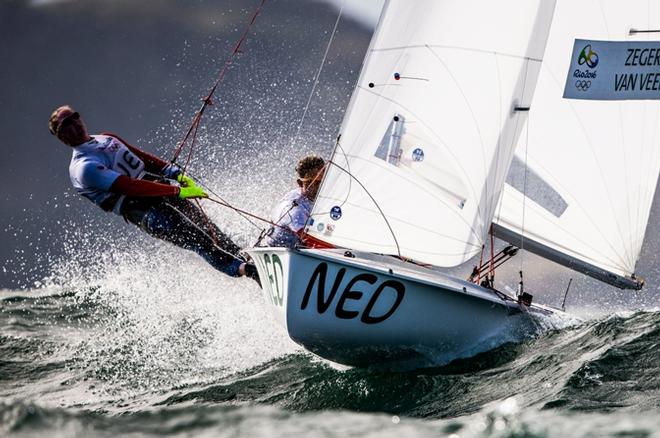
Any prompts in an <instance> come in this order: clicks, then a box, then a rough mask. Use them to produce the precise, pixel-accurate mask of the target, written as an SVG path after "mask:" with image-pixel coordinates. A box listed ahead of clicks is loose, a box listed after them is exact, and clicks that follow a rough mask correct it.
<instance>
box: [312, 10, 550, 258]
mask: <svg viewBox="0 0 660 438" xmlns="http://www.w3.org/2000/svg"><path fill="white" fill-rule="evenodd" d="M553 9H554V1H548V0H500V1H497V2H494V1H478V0H416V1H409V0H391V1H389V2H388V3H387V4H386V5H385V7H384V10H383V14H382V16H381V19H380V22H379V25H378V28H377V30H376V32H375V34H374V37H373V39H372V42H371V46H370V48H369V50H368V53H367V56H366V58H365V63H364V66H363V69H362V72H361V75H360V78H359V80H358V84H357V87H356V89H355V92H354V94H353V96H352V99H351V103H350V105H349V108H348V110H347V113H346V116H345V119H344V123H343V125H342V130H341V136H340V139H339V140H338V143H337V146H336V149H335V152H334V154H333V157H332V162H333V165H332V166H330V167H329V168H328V170H327V172H326V175H325V178H324V181H323V185H322V187H321V190H320V192H319V195H318V198H317V201H316V204H315V206H314V209H313V212H312V216H311V220H310V222H309V223H308V229H307V232H308V233H309V234H311V235H312V236H314V237H317V238H320V239H322V240H325V241H327V242H330V243H332V244H335V245H338V246H344V247H349V248H354V249H359V250H364V251H370V252H376V253H382V254H399V255H401V256H404V257H409V258H412V259H415V260H418V261H421V262H426V263H431V264H433V265H436V266H456V265H459V264H461V263H463V262H465V261H466V260H468V259H470V258H471V257H473V256H474V255H476V254H478V253H479V252H480V251H481V249H482V245H483V242H484V241H485V239H486V236H487V234H488V230H489V228H490V224H491V221H492V218H493V215H494V211H495V207H496V205H497V202H498V201H499V199H500V195H501V190H502V187H503V185H504V180H505V178H506V175H507V172H508V170H509V166H510V164H511V160H512V158H513V153H514V150H515V147H516V145H517V142H518V138H519V135H520V132H521V129H522V127H523V126H524V122H525V119H526V116H527V110H528V108H529V106H530V104H531V101H532V95H533V93H534V88H535V84H536V81H537V78H538V73H539V70H540V64H541V61H542V58H543V52H544V48H545V45H546V41H547V36H548V33H549V28H550V23H551V20H552V14H553Z"/></svg>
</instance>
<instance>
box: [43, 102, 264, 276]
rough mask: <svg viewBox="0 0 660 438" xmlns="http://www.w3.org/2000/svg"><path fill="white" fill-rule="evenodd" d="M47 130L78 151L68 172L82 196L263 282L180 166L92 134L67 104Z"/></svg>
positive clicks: (219, 264) (220, 266) (237, 273)
mask: <svg viewBox="0 0 660 438" xmlns="http://www.w3.org/2000/svg"><path fill="white" fill-rule="evenodd" d="M48 128H49V129H50V132H51V134H53V135H55V136H56V137H57V138H58V139H59V140H60V141H61V142H62V143H64V144H65V145H67V146H70V147H71V149H72V150H73V156H72V158H71V164H70V165H69V176H70V178H71V183H72V184H73V187H74V188H75V189H76V191H77V192H78V193H79V194H80V195H81V196H83V197H85V198H87V199H89V200H90V201H92V202H94V203H95V204H96V205H98V206H99V207H101V208H102V209H103V210H105V211H107V212H110V211H111V212H113V213H116V214H119V215H120V216H123V217H124V219H125V220H126V221H127V222H131V223H133V224H135V225H137V226H138V227H139V228H140V229H142V230H143V231H145V232H146V233H148V234H150V235H152V236H154V237H157V238H159V239H162V240H165V241H167V242H170V243H173V244H175V245H177V246H179V247H181V248H184V249H188V250H192V251H195V252H196V253H198V254H199V255H201V256H202V257H203V258H204V259H205V260H206V261H207V262H208V263H209V264H210V265H211V266H213V267H214V268H215V269H217V270H219V271H221V272H223V273H225V274H227V275H229V276H232V277H240V276H244V275H246V276H248V277H250V278H253V279H255V280H257V281H258V277H257V271H256V269H255V267H254V265H252V264H250V263H246V262H245V261H244V260H243V259H242V258H241V257H240V255H239V252H240V248H239V247H238V246H237V245H236V244H235V243H234V242H232V240H231V239H230V238H229V237H228V236H227V235H225V234H224V233H223V232H222V231H220V229H219V228H218V227H217V226H216V225H215V224H213V223H212V222H211V221H210V220H209V219H208V217H207V216H206V215H205V214H204V213H203V212H202V211H201V209H200V208H198V207H197V206H196V205H195V204H194V203H193V202H192V201H190V199H194V198H206V197H208V195H207V194H206V192H205V191H204V190H203V189H202V188H200V187H198V186H197V184H196V183H195V181H193V179H192V178H190V177H188V176H186V175H184V174H183V173H182V171H181V169H180V168H179V167H178V166H176V165H174V164H168V163H167V162H166V161H164V160H162V159H160V158H158V157H155V156H153V155H151V154H149V153H147V152H144V151H142V150H141V149H138V148H137V147H135V146H131V145H130V144H128V143H127V142H125V141H124V140H122V139H121V138H119V137H118V136H116V135H114V134H102V135H89V133H88V132H87V127H86V126H85V123H84V122H83V120H82V118H81V117H80V114H79V113H78V112H76V111H75V110H74V109H73V108H71V107H70V106H68V105H65V106H61V107H59V108H57V109H56V110H55V111H53V113H52V114H51V116H50V120H49V122H48ZM174 181H177V182H178V183H179V184H175V182H174Z"/></svg>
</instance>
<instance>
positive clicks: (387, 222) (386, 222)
mask: <svg viewBox="0 0 660 438" xmlns="http://www.w3.org/2000/svg"><path fill="white" fill-rule="evenodd" d="M328 163H330V164H332V165H334V166H335V167H337V168H338V169H339V170H341V171H342V172H346V173H347V174H348V176H350V177H351V178H352V179H354V180H355V182H356V183H358V184H359V185H360V187H362V189H363V190H364V192H365V193H366V194H367V195H368V196H369V198H370V199H371V201H372V202H373V203H374V205H375V206H376V208H377V209H378V211H379V212H380V214H381V216H382V217H383V220H384V221H385V224H386V225H387V228H389V230H390V233H392V238H393V239H394V245H396V252H397V254H398V256H399V257H402V256H401V248H400V247H399V241H398V240H397V238H396V235H395V234H394V230H393V229H392V226H391V225H390V221H388V220H387V216H385V213H383V210H381V208H380V205H378V202H376V200H375V199H374V197H373V196H371V193H369V190H367V188H366V187H365V186H364V185H363V184H362V183H361V182H360V180H359V179H357V177H355V175H353V174H352V173H350V172H348V171H347V170H346V169H344V168H343V167H341V166H340V165H338V164H336V163H335V162H334V161H331V160H328Z"/></svg>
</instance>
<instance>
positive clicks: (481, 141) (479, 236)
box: [426, 45, 499, 243]
mask: <svg viewBox="0 0 660 438" xmlns="http://www.w3.org/2000/svg"><path fill="white" fill-rule="evenodd" d="M426 47H427V48H428V50H429V52H431V55H433V57H434V58H435V59H437V60H438V62H439V63H440V65H442V67H443V68H444V69H445V71H446V72H447V74H448V75H449V77H450V78H451V80H452V81H453V83H454V85H455V86H456V88H457V89H458V91H459V92H460V93H461V96H462V97H463V100H464V102H465V106H466V107H467V109H468V111H469V112H470V116H471V117H472V123H474V127H475V129H476V131H477V134H478V136H479V144H480V145H481V162H482V164H483V171H484V175H485V176H486V178H485V181H484V184H485V191H486V197H488V188H489V187H488V172H487V169H486V150H485V149H486V145H485V144H484V136H483V134H482V133H481V127H480V126H479V122H478V120H477V116H476V114H475V113H474V110H473V109H472V105H470V100H469V99H468V97H467V94H466V93H465V91H464V90H463V88H462V87H461V85H460V83H459V82H458V79H457V78H456V76H454V74H453V73H452V71H451V70H450V69H449V66H448V65H447V64H446V63H445V62H444V61H443V60H442V58H440V56H439V55H438V54H437V53H435V52H434V51H433V49H431V47H430V46H428V45H427V46H426ZM498 140H499V138H498ZM457 161H458V160H457ZM467 179H468V181H469V180H470V178H467ZM471 185H472V184H470V186H471ZM473 192H474V196H475V201H476V202H477V215H478V216H479V218H480V219H481V222H482V224H481V225H482V226H485V225H486V224H485V223H483V222H484V219H485V218H484V217H483V216H482V213H483V212H482V211H481V202H479V201H480V199H477V193H476V190H474V188H473ZM475 235H476V237H477V239H478V240H481V241H480V242H479V243H484V242H483V235H482V233H478V234H477V233H475Z"/></svg>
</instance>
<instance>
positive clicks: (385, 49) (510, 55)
mask: <svg viewBox="0 0 660 438" xmlns="http://www.w3.org/2000/svg"><path fill="white" fill-rule="evenodd" d="M429 47H433V48H434V49H452V50H463V51H466V52H475V53H486V54H491V53H495V54H497V55H500V56H506V57H507V58H514V59H523V60H526V61H535V62H543V58H532V57H531V56H521V55H516V54H513V53H506V52H498V51H493V50H484V49H478V48H476V47H461V46H450V45H445V44H424V45H421V44H414V45H411V46H397V47H383V48H379V49H371V50H370V52H391V51H399V50H407V49H425V48H429Z"/></svg>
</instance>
